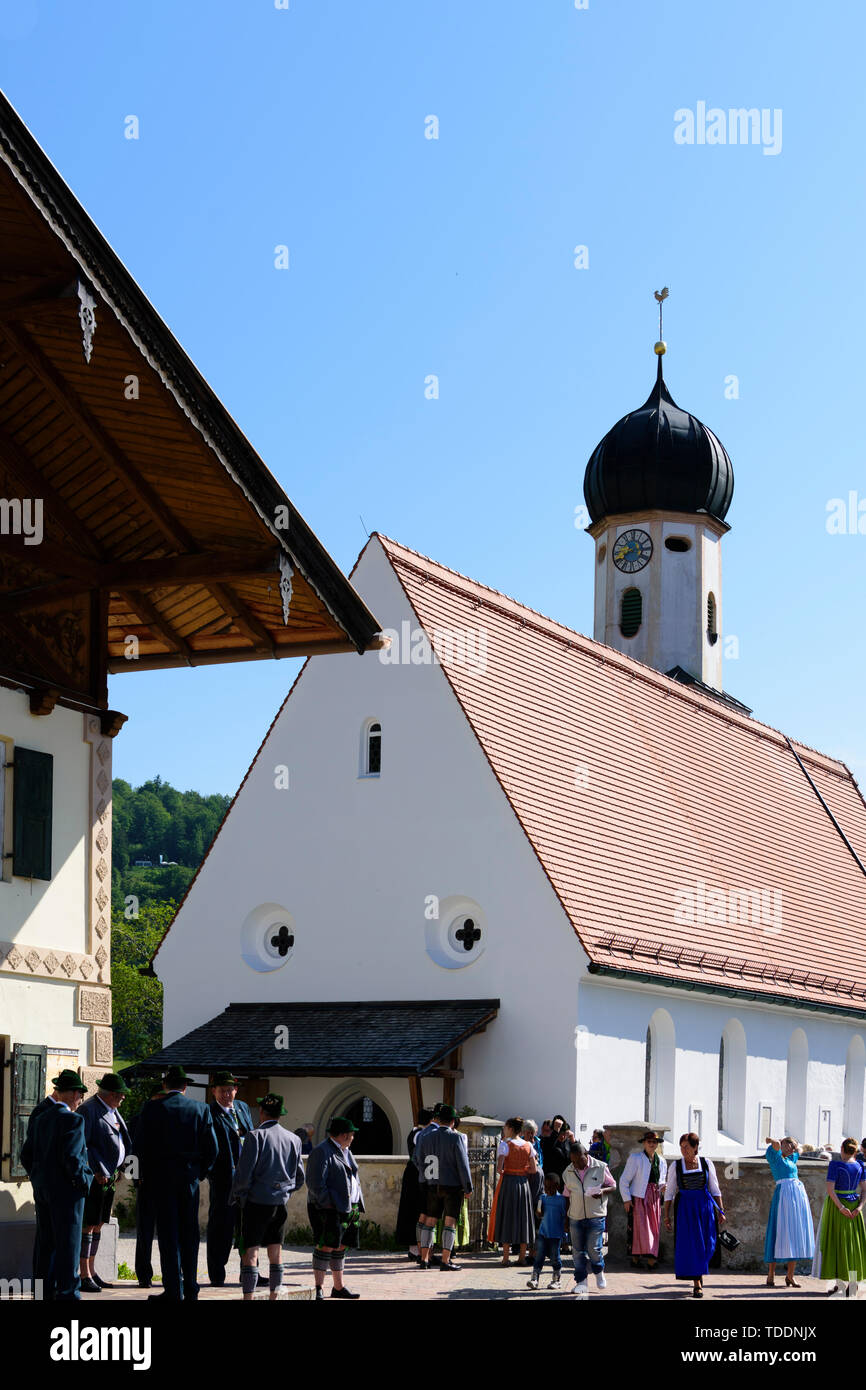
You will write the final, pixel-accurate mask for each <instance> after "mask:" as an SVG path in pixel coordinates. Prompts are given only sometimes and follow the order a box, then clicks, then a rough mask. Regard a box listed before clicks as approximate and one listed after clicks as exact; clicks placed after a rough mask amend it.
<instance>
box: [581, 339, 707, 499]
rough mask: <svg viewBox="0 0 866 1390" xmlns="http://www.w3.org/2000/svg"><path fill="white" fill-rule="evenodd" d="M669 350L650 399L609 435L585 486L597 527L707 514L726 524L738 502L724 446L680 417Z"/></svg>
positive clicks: (591, 465)
mask: <svg viewBox="0 0 866 1390" xmlns="http://www.w3.org/2000/svg"><path fill="white" fill-rule="evenodd" d="M664 349H665V344H664V343H661V342H660V343H657V344H656V352H657V354H658V374H657V376H656V383H655V386H654V387H653V389H652V391H651V392H650V394H649V397H648V398H647V400H646V401H645V402H644V404H643V405H642V406H641V407H640V409H639V410H633V411H632V412H631V413H630V414H629V415H624V416H623V417H622V419H621V420H619V421H617V423H616V424H615V425H614V427H613V429H611V430H608V432H607V434H606V435H605V436H604V439H603V440H602V441H601V443H600V444H599V445H598V446H597V448H596V449H595V452H594V453H593V455H592V457H591V459H590V460H589V463H588V464H587V465H586V473H585V475H584V479H583V495H584V498H585V499H586V505H587V508H588V510H589V515H590V517H591V519H592V520H593V521H600V520H601V518H602V517H606V516H619V515H623V514H626V513H631V512H643V511H665V512H695V513H701V514H709V515H710V516H712V517H715V519H716V520H717V521H723V520H724V517H725V513H726V512H727V510H728V508H729V507H730V505H731V498H732V497H733V495H734V470H733V466H732V464H731V460H730V459H729V458H728V455H727V453H726V451H725V448H724V446H723V445H722V443H721V442H720V441H719V440H718V439H717V438H716V436H715V435H714V434H713V432H712V430H709V429H707V427H706V425H704V424H702V423H701V421H700V420H698V418H697V417H696V416H695V415H689V413H688V411H686V410H681V409H680V407H679V406H678V405H677V403H676V401H675V400H674V399H673V397H672V396H671V394H670V392H669V391H668V388H667V386H666V385H665V380H664V377H663V376H662V355H663V353H664Z"/></svg>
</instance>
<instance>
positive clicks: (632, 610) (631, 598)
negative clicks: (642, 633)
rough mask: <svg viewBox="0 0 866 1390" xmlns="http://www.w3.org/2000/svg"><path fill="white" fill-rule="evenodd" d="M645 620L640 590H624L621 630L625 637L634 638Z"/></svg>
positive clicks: (621, 607) (621, 608)
mask: <svg viewBox="0 0 866 1390" xmlns="http://www.w3.org/2000/svg"><path fill="white" fill-rule="evenodd" d="M642 620H643V599H642V597H641V592H640V589H624V590H623V595H622V604H621V606H620V610H619V630H620V632H621V633H622V635H623V637H634V635H635V633H636V632H637V631H638V629H639V628H640V625H641V622H642Z"/></svg>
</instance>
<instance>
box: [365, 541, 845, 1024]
mask: <svg viewBox="0 0 866 1390" xmlns="http://www.w3.org/2000/svg"><path fill="white" fill-rule="evenodd" d="M377 539H378V541H379V542H380V543H381V545H382V546H383V548H384V550H385V553H386V554H387V556H388V558H389V560H390V562H391V565H392V566H393V569H394V572H395V573H396V575H397V578H398V579H399V581H400V583H401V584H402V586H403V589H404V590H405V592H406V594H407V596H408V598H409V601H410V602H411V604H412V606H413V608H414V610H415V612H416V614H417V615H418V619H419V622H420V624H421V626H422V627H423V628H424V629H425V631H426V632H427V634H428V636H429V637H430V638H431V641H432V644H433V647H434V650H435V649H436V648H437V647H438V648H439V649H440V650H441V651H442V652H443V664H442V670H443V672H444V673H445V675H446V677H447V679H448V680H449V681H450V683H451V685H452V687H453V689H454V692H455V694H456V696H457V698H458V700H459V701H460V704H461V705H462V707H463V710H464V712H465V714H466V717H467V719H468V720H469V723H470V725H471V727H472V728H473V730H474V732H475V734H476V736H477V738H478V740H479V743H480V745H481V747H482V749H483V751H484V753H485V754H486V756H487V759H488V761H489V763H490V766H491V768H492V770H493V772H494V773H495V775H496V777H497V778H498V780H499V782H500V783H501V785H502V788H503V790H504V791H505V794H506V796H507V797H508V799H509V801H510V802H511V805H512V807H513V809H514V812H515V814H516V816H517V818H518V820H519V821H520V824H521V825H522V827H523V829H524V831H525V833H526V835H527V837H528V839H529V842H530V844H531V845H532V848H533V849H534V851H535V853H536V855H537V856H538V859H539V861H540V863H541V865H542V867H543V869H544V871H545V873H546V874H547V876H548V878H549V880H550V882H551V884H552V886H553V888H554V890H555V892H556V893H557V895H558V897H559V899H560V901H561V902H562V905H563V907H564V909H565V911H566V913H567V914H568V916H569V918H570V919H571V922H572V924H573V926H574V929H575V931H576V933H577V935H578V937H579V939H580V942H581V944H582V946H583V948H584V950H585V951H586V953H587V955H588V956H589V959H590V961H591V962H594V963H596V964H598V965H601V966H602V967H604V966H611V967H615V968H616V969H617V970H625V971H626V972H629V971H630V972H633V973H634V974H635V975H638V974H639V975H641V976H642V977H647V976H649V977H659V978H661V979H668V980H677V981H679V982H685V983H689V982H690V983H692V984H704V985H716V986H719V985H723V986H726V987H727V988H738V989H742V990H747V991H748V992H750V993H754V994H755V995H757V996H758V997H761V996H766V997H767V998H768V999H769V998H770V997H774V998H779V997H782V998H784V999H791V1000H799V1001H801V1002H806V1003H812V1002H814V1003H818V1004H819V1005H823V1006H824V1007H827V1006H828V1004H829V1005H832V1006H833V1007H837V1006H838V1007H845V1006H846V1004H847V1007H848V1009H851V1008H852V1007H853V1008H854V1009H856V1010H858V1011H863V1012H864V1013H866V966H864V964H863V960H864V946H866V877H864V871H863V868H862V864H863V861H864V860H866V804H864V801H863V798H862V796H861V794H860V791H859V789H858V787H857V784H856V782H855V781H854V779H853V777H852V776H851V773H850V772H849V771H848V769H847V768H846V767H845V766H844V764H843V763H841V762H838V761H837V760H835V759H833V758H828V757H825V756H824V755H823V754H821V753H817V752H815V751H813V750H811V749H809V748H806V747H805V746H803V745H801V744H796V745H791V744H789V743H788V741H787V739H786V738H785V737H784V735H782V734H780V733H779V732H777V731H776V730H775V729H772V728H770V727H769V726H767V725H766V724H761V723H759V722H758V721H757V720H755V719H750V718H748V717H747V716H746V715H744V714H740V713H739V712H737V711H736V710H734V709H729V708H727V707H725V706H724V705H722V704H720V703H719V702H718V701H717V700H713V699H711V698H709V697H708V696H706V695H703V694H701V693H700V691H699V690H698V689H696V688H690V687H685V686H683V685H681V684H680V683H679V682H677V681H675V680H673V679H671V678H670V677H667V676H665V675H662V674H661V673H659V672H657V671H655V670H652V669H651V668H649V667H647V666H644V665H643V664H642V663H640V662H638V661H635V660H633V659H632V658H630V657H627V656H624V655H622V654H621V653H619V652H617V651H615V650H613V649H612V648H610V647H607V646H605V645H604V644H602V643H599V642H595V641H592V640H590V639H589V638H586V637H583V636H581V635H580V634H578V633H576V632H573V631H571V630H570V629H569V628H566V627H563V626H561V625H560V624H558V623H555V622H553V621H552V620H551V619H549V618H545V617H542V616H541V615H540V614H538V613H536V612H534V611H533V610H532V609H530V608H526V607H524V606H523V605H522V604H519V603H516V602H515V601H514V600H513V599H509V598H506V597H505V596H504V595H502V594H500V593H497V592H496V591H495V590H492V589H488V588H486V587H485V586H484V585H482V584H478V583H476V582H475V581H474V580H471V579H467V578H466V577H465V576H463V575H460V574H457V573H455V572H454V571H453V570H449V569H446V568H445V567H444V566H442V565H439V564H436V563H435V562H433V561H432V560H429V559H427V558H426V557H425V556H422V555H419V554H417V553H416V552H415V551H412V550H409V549H407V548H406V547H405V546H401V545H399V544H398V543H397V542H395V541H391V540H389V539H387V538H386V537H384V536H378V537H377ZM436 629H439V631H440V632H442V631H443V630H451V631H458V632H459V631H461V630H462V631H469V632H475V633H477V632H479V631H483V633H484V634H485V641H486V660H485V663H484V665H483V669H482V663H481V662H480V661H478V660H477V659H476V660H475V661H472V662H470V661H469V660H465V661H464V662H463V664H459V663H458V662H457V661H456V660H451V661H449V660H448V659H447V656H446V651H447V649H446V647H445V646H444V645H443V643H442V641H440V640H439V639H437V637H436V636H435V630H436ZM795 753H796V756H795ZM798 758H799V760H800V761H799V762H798ZM807 774H808V775H807ZM810 778H811V783H810V780H809V779H810ZM812 784H814V785H812ZM819 794H820V797H821V798H823V801H824V803H826V805H822V803H821V800H820V799H819ZM833 818H835V821H836V822H837V824H834V819H833ZM840 832H841V833H840ZM843 834H844V836H845V837H846V838H847V841H848V845H847V846H846V843H845V839H843ZM857 857H859V860H860V866H858V863H857ZM702 884H703V885H704V887H703V889H702V888H701V886H700V885H702ZM719 890H721V892H722V893H723V894H724V895H725V896H724V905H722V901H721V899H719V898H718V897H716V898H715V899H714V898H713V897H712V896H711V895H712V893H713V892H714V891H715V892H716V893H718V892H719ZM755 892H757V893H758V894H759V895H763V896H761V897H759V899H758V900H755V899H754V898H753V897H751V898H742V897H740V896H738V895H739V894H749V893H751V894H754V893H755ZM702 893H703V899H702V897H701V894H702ZM732 893H733V894H734V897H733V898H732V896H731V895H732ZM702 901H703V907H702V906H701V903H702ZM690 905H691V909H692V915H693V919H694V920H693V922H692V924H689V923H688V921H687V920H683V919H684V918H686V917H687V915H688V910H689V906H690ZM759 905H760V906H759ZM720 915H721V916H723V917H725V918H726V919H727V920H721V921H719V920H713V918H715V917H717V916H720ZM702 916H703V919H704V920H703V921H701V920H700V918H701V917H702ZM708 917H709V918H710V920H707V918H708ZM756 917H757V921H756ZM732 918H733V920H731V919H732ZM744 919H745V920H744Z"/></svg>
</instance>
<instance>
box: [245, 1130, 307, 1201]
mask: <svg viewBox="0 0 866 1390" xmlns="http://www.w3.org/2000/svg"><path fill="white" fill-rule="evenodd" d="M303 1185H304V1162H303V1159H302V1158H301V1141H300V1139H299V1138H298V1136H297V1134H293V1133H292V1131H291V1130H290V1129H284V1128H283V1126H282V1125H281V1124H280V1123H279V1121H278V1120H265V1122H264V1124H263V1125H259V1127H258V1129H254V1130H253V1131H252V1133H250V1134H248V1135H247V1137H246V1138H245V1139H244V1142H243V1144H242V1145H241V1156H240V1158H239V1159H238V1164H237V1167H236V1168H235V1173H234V1178H233V1180H232V1190H231V1198H230V1200H231V1201H232V1202H237V1203H238V1205H239V1206H243V1204H244V1202H246V1201H247V1200H249V1201H250V1202H258V1203H259V1204H260V1205H261V1206H269V1207H273V1206H277V1205H279V1203H280V1202H287V1201H288V1199H289V1197H290V1196H291V1194H292V1193H293V1192H294V1191H295V1190H296V1189H297V1188H299V1187H303Z"/></svg>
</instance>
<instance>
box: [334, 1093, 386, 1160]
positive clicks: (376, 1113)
mask: <svg viewBox="0 0 866 1390" xmlns="http://www.w3.org/2000/svg"><path fill="white" fill-rule="evenodd" d="M343 1114H344V1115H345V1116H346V1118H347V1119H349V1120H351V1121H352V1124H353V1125H357V1126H358V1133H357V1134H356V1135H355V1137H354V1139H353V1140H352V1153H354V1154H392V1153H393V1152H394V1136H393V1134H392V1133H391V1122H390V1120H389V1119H388V1116H387V1115H386V1114H385V1111H384V1110H383V1109H382V1107H381V1106H380V1105H377V1104H376V1102H375V1101H374V1100H371V1099H370V1098H369V1097H365V1096H359V1097H358V1099H357V1100H353V1101H352V1103H351V1104H350V1105H348V1106H346V1108H345V1109H344V1110H343Z"/></svg>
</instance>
